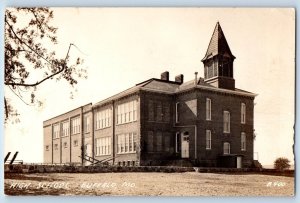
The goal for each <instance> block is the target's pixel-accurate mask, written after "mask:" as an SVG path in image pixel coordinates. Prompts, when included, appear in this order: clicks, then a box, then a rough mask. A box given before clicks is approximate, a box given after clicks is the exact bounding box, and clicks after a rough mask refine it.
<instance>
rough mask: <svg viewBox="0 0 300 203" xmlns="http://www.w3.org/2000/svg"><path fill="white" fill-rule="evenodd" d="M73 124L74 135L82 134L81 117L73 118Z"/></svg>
mask: <svg viewBox="0 0 300 203" xmlns="http://www.w3.org/2000/svg"><path fill="white" fill-rule="evenodd" d="M71 124H72V135H74V134H77V133H80V117H77V118H73V119H72V120H71Z"/></svg>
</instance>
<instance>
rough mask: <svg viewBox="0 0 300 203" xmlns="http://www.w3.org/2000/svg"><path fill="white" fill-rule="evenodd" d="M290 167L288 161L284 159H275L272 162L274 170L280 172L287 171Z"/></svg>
mask: <svg viewBox="0 0 300 203" xmlns="http://www.w3.org/2000/svg"><path fill="white" fill-rule="evenodd" d="M290 167H291V165H290V160H288V159H287V158H284V157H280V158H277V159H276V160H275V161H274V168H275V169H277V170H280V171H283V170H287V169H289V168H290Z"/></svg>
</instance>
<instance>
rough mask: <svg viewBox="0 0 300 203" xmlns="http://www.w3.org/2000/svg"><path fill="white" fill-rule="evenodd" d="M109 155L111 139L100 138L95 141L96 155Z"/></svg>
mask: <svg viewBox="0 0 300 203" xmlns="http://www.w3.org/2000/svg"><path fill="white" fill-rule="evenodd" d="M110 154H111V137H102V138H98V139H96V155H97V156H101V155H110Z"/></svg>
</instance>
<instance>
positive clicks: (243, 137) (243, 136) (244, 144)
mask: <svg viewBox="0 0 300 203" xmlns="http://www.w3.org/2000/svg"><path fill="white" fill-rule="evenodd" d="M246 150H247V136H246V133H245V132H242V133H241V151H246Z"/></svg>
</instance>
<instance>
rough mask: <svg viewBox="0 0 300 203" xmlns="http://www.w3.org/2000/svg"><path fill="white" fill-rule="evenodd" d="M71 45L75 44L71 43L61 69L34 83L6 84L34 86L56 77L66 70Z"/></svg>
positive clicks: (9, 83) (8, 83)
mask: <svg viewBox="0 0 300 203" xmlns="http://www.w3.org/2000/svg"><path fill="white" fill-rule="evenodd" d="M71 46H73V44H72V43H70V45H69V48H68V52H67V54H66V57H65V60H64V64H63V66H62V68H61V69H59V70H58V71H57V72H55V73H53V74H51V75H49V76H48V77H45V78H44V79H42V80H40V81H37V82H36V83H32V84H26V83H14V82H5V83H4V84H5V85H11V86H24V87H34V86H38V85H39V84H41V83H43V82H44V81H46V80H48V79H49V78H52V77H54V76H55V75H57V74H59V73H61V72H62V71H64V70H65V69H66V60H67V58H68V57H69V53H70V49H71Z"/></svg>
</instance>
